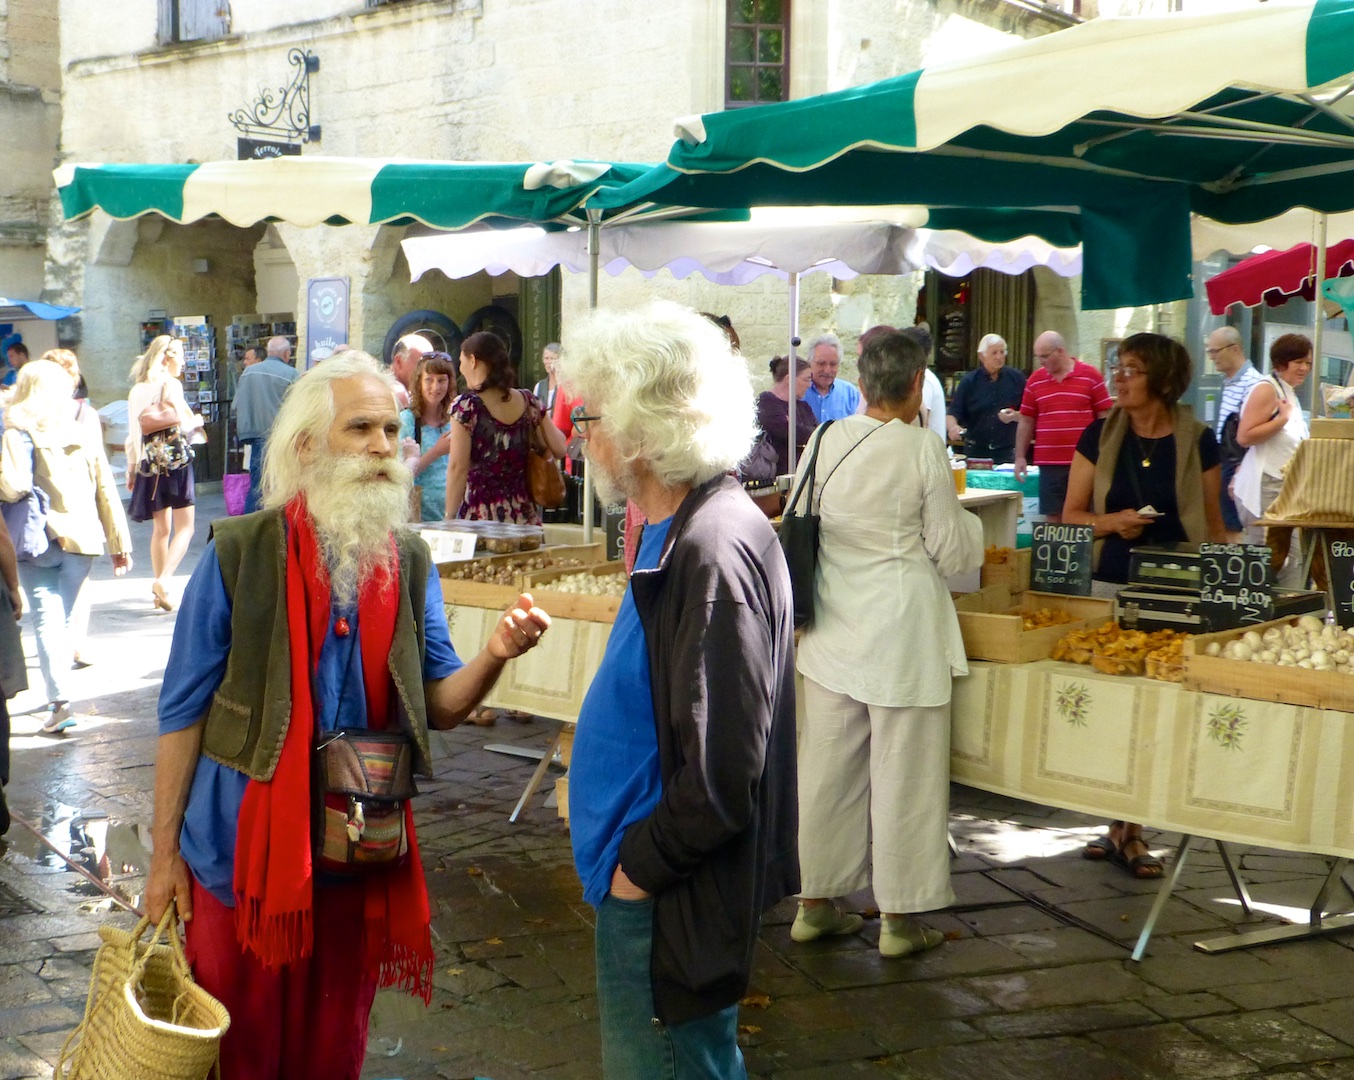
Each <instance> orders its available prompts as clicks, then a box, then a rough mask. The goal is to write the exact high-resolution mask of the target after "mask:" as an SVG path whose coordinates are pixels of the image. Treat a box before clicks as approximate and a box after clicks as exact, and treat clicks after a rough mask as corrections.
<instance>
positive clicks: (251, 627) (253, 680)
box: [202, 510, 432, 782]
mask: <svg viewBox="0 0 1354 1080" xmlns="http://www.w3.org/2000/svg"><path fill="white" fill-rule="evenodd" d="M212 538H213V539H214V540H215V541H216V557H217V560H218V561H219V562H220V564H221V580H222V582H223V583H224V584H225V587H226V595H227V596H229V597H230V604H231V614H230V642H231V644H230V656H229V657H228V659H227V660H226V674H225V678H224V679H222V681H221V685H220V687H219V688H218V689H217V691H216V693H215V694H214V695H213V697H212V703H211V706H210V708H209V709H208V711H207V725H206V729H205V730H204V731H203V735H202V752H203V753H204V754H206V755H207V756H208V757H209V758H211V759H212V760H213V761H217V762H220V763H221V764H222V765H228V766H229V767H230V768H232V769H236V770H238V771H239V772H242V773H244V774H245V775H247V776H248V777H249V778H250V779H251V780H259V781H264V782H266V781H268V780H270V779H272V776H273V770H274V769H275V768H277V759H278V755H279V754H281V752H282V740H283V739H284V738H285V737H286V734H287V728H288V725H289V724H290V722H291V646H290V635H289V633H288V630H287V591H286V580H287V532H286V527H285V524H284V521H283V516H282V511H280V510H262V511H260V512H258V513H257V514H246V515H245V516H244V517H236V518H224V519H222V520H220V521H217V522H216V523H215V524H213V526H212ZM398 546H399V558H400V582H399V601H398V602H399V611H398V613H397V615H396V617H395V640H394V644H393V645H392V646H391V650H390V675H391V678H392V679H393V680H394V683H395V691H396V703H395V710H396V715H397V718H398V722H399V726H400V729H401V730H402V731H404V732H406V733H407V734H408V735H410V736H411V737H412V739H413V744H414V768H415V771H417V772H418V773H420V774H421V775H424V776H430V775H432V765H431V761H430V754H429V750H428V714H427V709H426V704H425V702H424V699H423V653H424V639H423V633H424V631H423V611H424V606H423V605H424V599H425V595H426V593H427V587H428V567H429V562H430V555H429V552H428V546H427V545H426V544H425V543H423V541H422V540H420V539H418V538H417V537H413V536H407V535H400V536H399V538H398ZM306 722H307V723H310V724H313V723H314V721H313V719H311V718H309V717H308V718H306Z"/></svg>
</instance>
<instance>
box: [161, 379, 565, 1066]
mask: <svg viewBox="0 0 1354 1080" xmlns="http://www.w3.org/2000/svg"><path fill="white" fill-rule="evenodd" d="M399 430H400V421H399V414H398V413H397V412H396V410H395V396H394V380H393V379H392V378H391V377H390V375H389V374H388V373H387V372H385V371H383V370H382V369H381V368H380V367H379V366H378V365H377V364H376V362H375V361H374V360H372V358H371V357H369V356H367V355H365V354H363V353H358V352H350V353H345V354H343V355H342V356H339V357H336V358H334V359H331V360H327V361H325V363H323V364H321V365H319V366H318V367H316V368H313V369H312V370H310V371H309V372H307V373H306V374H305V375H303V376H301V378H300V379H298V380H297V382H296V384H295V386H293V388H292V390H291V392H290V393H288V395H287V397H286V399H285V400H284V401H283V404H282V409H281V411H280V412H279V414H278V417H277V422H276V424H275V426H274V429H273V435H272V443H271V446H272V450H273V452H272V453H270V454H269V455H268V459H267V461H266V463H265V471H264V485H263V501H264V509H263V510H261V511H259V512H258V513H255V514H247V515H245V516H243V517H238V518H229V519H226V520H223V521H219V522H217V524H216V526H215V529H214V533H213V538H212V541H211V543H209V544H208V546H207V549H206V550H205V551H204V552H203V555H202V558H201V560H200V561H199V562H198V565H197V569H196V570H195V571H194V573H193V577H192V580H191V581H190V582H189V584H188V589H187V592H186V593H185V595H184V599H183V608H182V610H181V612H180V614H179V620H178V624H177V626H176V627H175V632H174V642H173V647H172V649H171V652H170V657H169V663H168V665H167V666H166V672H165V679H164V685H163V687H162V689H161V691H160V704H159V719H160V738H159V746H158V750H157V756H156V764H155V819H154V826H153V830H152V835H153V837H154V845H155V853H154V856H153V857H152V861H151V868H150V876H149V881H148V883H147V888H146V912H147V914H148V915H149V916H150V917H151V919H152V920H158V919H159V918H160V916H161V914H162V913H163V912H164V911H165V909H166V907H167V906H168V905H169V904H170V903H171V902H175V903H177V906H178V914H179V916H180V917H182V919H183V920H184V923H185V925H186V927H187V939H186V945H187V950H188V957H189V960H190V962H191V964H192V966H193V972H194V975H195V976H196V978H197V981H198V982H199V983H200V984H201V985H202V986H203V987H205V988H206V989H207V990H208V991H209V992H210V993H212V994H214V995H215V996H216V997H217V998H218V999H220V1000H221V1001H222V1002H223V1003H224V1004H225V1006H226V1008H227V1009H228V1010H229V1011H230V1015H231V1026H230V1030H229V1032H228V1033H227V1034H226V1036H225V1039H224V1041H223V1043H222V1060H221V1064H222V1071H223V1074H224V1075H226V1076H229V1077H232V1078H236V1080H238V1078H242V1077H244V1078H249V1080H255V1078H257V1080H282V1078H286V1080H307V1078H314V1080H320V1078H324V1080H357V1078H358V1075H359V1074H360V1073H361V1071H362V1062H363V1055H364V1052H365V1047H366V1040H367V1019H368V1015H369V1013H370V1011H371V1005H372V999H373V997H374V995H375V992H376V990H377V988H378V987H383V986H394V987H398V988H400V989H403V990H406V991H408V992H409V993H412V994H415V995H417V996H421V997H422V998H423V1000H424V1001H425V1002H426V1001H428V999H429V997H430V995H431V993H432V974H433V951H432V941H431V935H430V928H429V918H430V913H429V906H428V895H427V890H426V888H425V885H424V880H423V867H422V863H421V862H420V861H419V856H418V843H417V840H416V837H415V831H414V819H413V815H412V813H411V811H410V804H409V802H408V801H407V800H408V798H409V797H410V796H411V795H413V794H415V792H414V791H413V782H412V775H411V774H412V773H414V772H417V773H420V774H422V775H429V773H430V771H431V766H430V763H429V746H428V729H429V727H434V728H448V727H453V726H455V725H456V724H458V723H460V721H461V720H462V719H463V718H464V717H465V715H466V714H467V713H468V712H469V711H470V709H471V708H472V707H473V706H474V705H475V704H476V703H477V702H478V701H479V700H480V698H482V697H483V696H484V694H485V693H487V692H488V690H489V688H490V687H491V686H492V685H493V684H494V682H495V680H496V679H497V678H498V676H499V674H500V672H501V671H502V670H503V666H504V664H505V663H506V662H507V661H508V660H510V659H511V658H513V657H515V656H519V655H521V654H522V653H524V652H525V651H527V650H528V649H530V648H531V647H533V646H534V645H535V644H536V642H537V641H538V640H539V638H540V636H541V634H542V633H543V632H544V631H545V630H546V629H547V627H548V626H549V618H548V617H547V616H546V615H545V613H544V612H542V611H540V610H538V609H536V608H534V607H533V606H532V603H531V598H530V596H527V595H523V596H521V597H519V598H518V602H517V604H516V605H515V606H514V608H513V609H512V610H511V611H510V612H508V613H507V614H505V615H504V617H503V618H502V619H501V620H499V623H498V625H497V627H496V629H495V631H494V633H493V634H492V635H491V637H490V639H489V641H488V643H487V645H486V646H485V647H484V649H483V650H482V651H481V652H480V653H479V655H478V656H476V657H474V659H472V660H470V661H469V662H468V663H462V662H461V660H460V659H459V658H458V657H457V655H456V653H455V651H454V650H453V649H452V647H451V640H450V638H449V637H448V633H447V622H446V615H445V613H444V611H443V607H442V592H441V587H440V585H439V581H438V576H437V571H436V568H435V567H434V566H433V564H432V559H431V557H430V554H429V551H428V548H427V545H425V544H424V543H423V541H422V540H420V539H419V538H418V537H417V536H415V535H413V534H412V533H410V532H408V531H406V530H404V529H403V528H401V523H402V522H403V521H404V520H405V519H406V517H407V516H408V507H409V493H410V488H411V478H410V475H409V470H408V469H407V468H406V467H405V465H404V464H403V463H402V462H401V461H400V458H399V456H398V453H397V451H398V449H399ZM312 843H313V844H314V847H313V848H312Z"/></svg>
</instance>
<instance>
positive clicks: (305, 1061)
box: [184, 880, 376, 1080]
mask: <svg viewBox="0 0 1354 1080" xmlns="http://www.w3.org/2000/svg"><path fill="white" fill-rule="evenodd" d="M184 948H185V950H186V952H187V953H188V962H189V963H190V964H191V965H192V968H193V977H194V978H195V979H197V981H198V984H199V985H200V986H202V987H203V989H205V990H206V991H207V992H208V993H209V994H211V995H213V996H214V997H215V998H216V999H217V1000H218V1001H220V1002H221V1004H223V1005H224V1006H225V1007H226V1009H227V1010H228V1011H229V1012H230V1029H229V1030H228V1031H227V1032H226V1036H225V1038H224V1039H223V1040H222V1044H221V1075H222V1077H223V1080H358V1076H359V1074H360V1073H361V1072H362V1059H363V1057H364V1056H365V1055H366V1052H367V1019H368V1017H369V1016H370V1015H371V1003H372V999H373V998H374V997H375V996H376V979H375V976H374V975H371V974H368V972H367V971H366V968H365V964H364V963H363V958H362V888H361V886H350V885H343V886H338V887H332V886H326V887H324V888H320V887H317V888H316V889H315V949H314V952H313V953H312V954H311V956H310V958H309V959H307V960H302V961H299V962H297V963H295V964H289V965H288V966H287V967H285V968H282V969H281V970H279V971H268V970H266V969H265V968H264V967H263V965H262V964H261V963H260V962H259V960H258V958H257V957H255V956H253V955H252V954H246V953H244V952H243V951H242V950H241V949H240V946H239V943H238V942H237V941H236V938H235V911H234V909H233V908H228V907H226V906H225V905H224V904H222V903H221V901H220V900H218V899H216V897H214V896H213V895H212V894H211V893H209V892H208V891H207V890H206V889H204V888H203V887H202V886H201V885H199V884H198V882H197V881H196V880H194V881H193V918H192V921H191V922H189V923H187V924H186V925H185V939H184Z"/></svg>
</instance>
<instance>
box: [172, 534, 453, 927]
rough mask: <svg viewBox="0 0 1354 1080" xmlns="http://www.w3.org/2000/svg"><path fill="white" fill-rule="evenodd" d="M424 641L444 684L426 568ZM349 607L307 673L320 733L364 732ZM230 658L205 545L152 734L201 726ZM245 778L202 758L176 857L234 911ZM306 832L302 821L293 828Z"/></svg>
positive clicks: (437, 595) (216, 573) (440, 627)
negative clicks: (344, 631)
mask: <svg viewBox="0 0 1354 1080" xmlns="http://www.w3.org/2000/svg"><path fill="white" fill-rule="evenodd" d="M340 615H341V616H343V617H344V618H346V619H347V620H348V625H349V627H350V628H351V629H350V633H349V634H348V635H347V636H346V637H339V636H338V635H337V634H335V633H334V623H335V622H337V621H338V617H339V616H340ZM423 619H424V623H423V626H424V636H425V639H426V642H427V645H426V649H425V653H424V659H423V678H424V680H425V681H428V682H432V681H434V680H437V679H443V678H446V677H447V676H448V675H450V674H451V673H452V672H454V671H456V670H457V669H458V668H460V666H461V660H460V658H459V657H458V656H457V655H456V651H455V650H454V649H453V648H452V647H451V636H450V634H449V632H448V630H447V614H446V609H445V608H444V607H443V605H442V581H441V578H439V577H438V574H437V568H436V567H435V566H431V565H430V566H429V568H428V591H427V598H426V600H425V601H424V610H423ZM359 640H360V629H359V626H358V613H357V609H356V607H354V608H352V609H350V610H348V611H343V610H341V609H339V608H337V607H336V608H335V609H334V619H333V620H332V621H331V622H330V624H329V630H328V632H327V633H326V634H325V639H324V645H323V647H322V648H321V649H320V663H319V667H318V669H317V670H316V673H315V683H314V686H315V711H316V714H317V715H316V719H317V721H318V723H319V726H320V728H321V729H322V730H324V731H331V730H333V729H334V728H337V727H353V728H364V727H366V726H367V696H366V684H365V683H364V682H363V679H362V650H361V649H360V648H359V647H358V642H359ZM229 654H230V597H229V596H227V595H226V586H225V583H224V582H223V581H222V580H221V564H220V562H219V561H218V560H217V557H216V542H215V541H210V542H209V543H208V544H207V548H206V550H205V551H204V552H203V553H202V558H201V559H199V560H198V564H197V569H195V570H194V571H193V576H192V577H191V578H190V579H189V581H188V588H187V589H186V590H185V591H184V594H183V605H182V607H181V608H180V610H179V618H178V623H177V624H176V626H175V633H174V642H173V644H172V645H171V647H170V650H169V663H168V664H167V665H166V666H165V677H164V683H163V684H162V685H161V687H160V706H159V715H160V734H161V735H166V734H168V733H169V732H171V731H181V730H182V729H183V728H187V727H191V726H192V725H193V724H195V723H197V722H198V721H199V720H201V719H202V717H203V716H205V715H206V713H207V708H208V706H210V705H211V700H212V695H213V694H215V693H216V691H217V688H218V687H219V686H220V685H221V680H222V679H223V678H225V674H226V658H227V657H228V656H229ZM248 784H249V777H247V776H246V775H245V774H244V773H242V772H238V771H237V770H235V769H232V768H229V767H228V766H225V765H221V764H219V763H218V762H215V761H213V760H212V759H211V758H209V757H207V756H206V755H203V756H202V757H201V758H199V759H198V763H197V771H196V773H194V775H193V786H192V788H191V789H190V790H189V792H188V806H187V808H186V810H185V811H184V815H183V831H182V833H181V834H180V837H179V851H180V853H181V854H182V855H183V858H184V861H185V862H186V863H187V864H188V868H189V869H190V870H191V871H192V872H193V876H194V877H196V878H197V879H198V881H200V882H201V883H202V886H203V887H204V888H205V889H207V891H208V892H210V893H211V894H212V895H213V896H215V897H216V898H217V899H218V900H220V901H221V903H223V904H225V905H226V906H227V907H234V906H235V896H234V890H233V884H234V877H235V825H236V822H238V821H239V818H240V803H241V802H242V801H243V799H244V791H245V788H246V787H247V786H248ZM301 827H302V828H309V822H305V823H303V824H302V825H301Z"/></svg>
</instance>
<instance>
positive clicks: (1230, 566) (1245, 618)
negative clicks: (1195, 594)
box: [1199, 544, 1274, 630]
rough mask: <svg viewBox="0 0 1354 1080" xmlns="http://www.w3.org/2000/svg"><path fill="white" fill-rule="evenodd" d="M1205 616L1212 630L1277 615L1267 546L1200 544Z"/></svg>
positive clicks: (1257, 621) (1263, 619) (1248, 623)
mask: <svg viewBox="0 0 1354 1080" xmlns="http://www.w3.org/2000/svg"><path fill="white" fill-rule="evenodd" d="M1199 554H1200V556H1202V560H1203V589H1202V591H1201V593H1200V597H1199V598H1200V600H1202V601H1203V612H1202V614H1203V617H1204V620H1205V622H1206V623H1207V625H1208V628H1209V629H1210V630H1228V629H1231V628H1232V627H1234V626H1250V625H1252V624H1254V623H1262V622H1268V621H1269V620H1270V619H1272V618H1274V593H1273V591H1272V589H1271V586H1270V569H1269V559H1270V551H1269V548H1267V547H1260V546H1259V545H1256V544H1200V545H1199Z"/></svg>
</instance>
